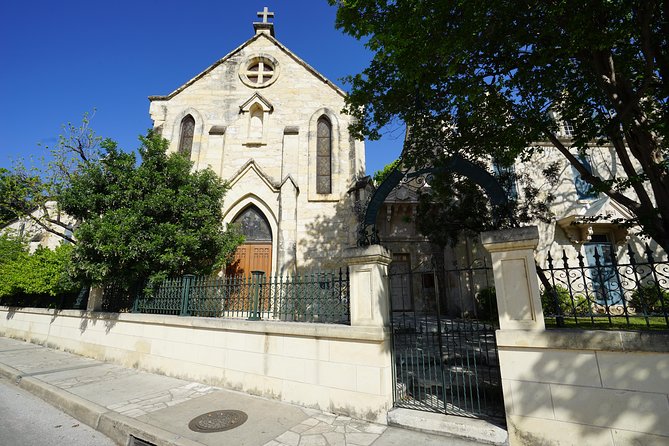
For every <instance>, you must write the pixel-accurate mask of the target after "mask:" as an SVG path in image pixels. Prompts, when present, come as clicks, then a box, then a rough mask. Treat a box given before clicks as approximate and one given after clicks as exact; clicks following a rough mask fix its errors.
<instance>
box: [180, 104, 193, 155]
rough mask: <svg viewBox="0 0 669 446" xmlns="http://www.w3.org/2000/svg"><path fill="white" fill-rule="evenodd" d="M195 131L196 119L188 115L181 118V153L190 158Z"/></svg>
mask: <svg viewBox="0 0 669 446" xmlns="http://www.w3.org/2000/svg"><path fill="white" fill-rule="evenodd" d="M193 133H195V119H193V117H192V116H191V115H187V116H186V117H185V118H183V119H182V120H181V133H180V135H181V136H180V138H179V153H180V154H182V155H184V156H185V157H186V158H188V159H190V153H191V150H192V149H193Z"/></svg>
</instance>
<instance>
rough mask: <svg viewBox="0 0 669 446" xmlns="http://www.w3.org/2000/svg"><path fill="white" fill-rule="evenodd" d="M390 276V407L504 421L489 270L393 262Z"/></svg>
mask: <svg viewBox="0 0 669 446" xmlns="http://www.w3.org/2000/svg"><path fill="white" fill-rule="evenodd" d="M388 276H389V280H390V290H391V291H390V293H391V296H390V297H391V299H390V301H391V309H392V333H393V341H392V342H393V354H394V357H395V358H394V359H395V361H394V370H393V373H394V378H395V406H396V407H404V408H409V409H417V410H424V411H431V412H440V413H444V414H449V415H459V416H468V417H483V418H487V419H493V420H499V421H500V422H502V423H503V422H504V421H503V420H504V402H503V397H502V388H501V377H500V372H499V362H498V356H497V344H496V342H495V328H496V327H495V323H494V322H493V321H485V320H483V319H485V318H489V319H495V318H496V312H495V311H488V309H486V305H491V304H492V302H491V299H492V301H494V288H492V283H493V282H492V274H491V270H490V268H487V267H486V265H485V264H479V265H473V266H468V267H467V268H453V269H443V268H442V269H430V270H413V271H412V270H408V269H407V268H406V267H404V268H392V264H391V269H390V272H389V275H388ZM398 303H401V304H399V305H398ZM398 307H399V308H398ZM477 315H478V316H479V318H477V317H476V316H477ZM463 316H464V317H463Z"/></svg>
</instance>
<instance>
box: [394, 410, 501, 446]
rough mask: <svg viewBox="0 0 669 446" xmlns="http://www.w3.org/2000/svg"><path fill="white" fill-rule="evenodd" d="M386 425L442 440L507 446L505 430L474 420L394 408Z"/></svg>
mask: <svg viewBox="0 0 669 446" xmlns="http://www.w3.org/2000/svg"><path fill="white" fill-rule="evenodd" d="M388 425H389V426H395V427H400V428H402V429H411V430H415V431H419V432H425V433H428V434H436V435H441V436H442V437H444V438H449V437H451V438H460V439H466V440H473V441H476V442H479V443H485V444H488V445H495V446H507V445H508V444H509V435H508V433H507V431H506V430H504V429H502V428H501V427H498V426H495V425H494V424H491V423H489V422H487V421H484V420H480V419H474V418H462V417H456V416H451V415H443V414H439V413H431V412H422V411H417V410H411V409H402V408H396V409H393V410H391V411H389V412H388Z"/></svg>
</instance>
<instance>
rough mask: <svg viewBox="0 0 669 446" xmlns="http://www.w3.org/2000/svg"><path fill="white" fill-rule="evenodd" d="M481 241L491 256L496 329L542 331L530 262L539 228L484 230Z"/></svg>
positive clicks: (535, 285) (539, 299) (536, 243)
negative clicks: (495, 301) (496, 319)
mask: <svg viewBox="0 0 669 446" xmlns="http://www.w3.org/2000/svg"><path fill="white" fill-rule="evenodd" d="M481 242H482V243H483V247H484V248H485V249H487V250H488V252H490V256H491V258H492V264H493V273H494V276H495V291H496V294H497V308H498V310H499V326H500V329H502V330H514V329H529V330H545V328H546V327H545V324H544V315H543V310H542V308H541V298H540V295H539V282H538V280H537V274H536V267H535V262H534V250H535V248H536V247H537V245H538V243H539V229H538V228H537V227H536V226H531V227H525V228H513V229H504V230H501V231H490V232H484V233H482V234H481Z"/></svg>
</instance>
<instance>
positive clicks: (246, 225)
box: [233, 205, 272, 243]
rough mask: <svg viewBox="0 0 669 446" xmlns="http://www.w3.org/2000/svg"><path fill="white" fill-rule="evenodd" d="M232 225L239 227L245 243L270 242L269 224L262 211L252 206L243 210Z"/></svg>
mask: <svg viewBox="0 0 669 446" xmlns="http://www.w3.org/2000/svg"><path fill="white" fill-rule="evenodd" d="M233 224H236V225H238V226H239V229H240V231H241V233H242V234H244V237H245V239H246V240H245V241H246V242H247V243H248V242H261V241H262V242H271V241H272V230H271V229H270V226H269V222H268V221H267V218H266V217H265V215H264V214H263V213H262V211H261V210H260V209H258V208H257V207H256V206H254V205H251V206H249V207H247V208H246V209H244V211H243V212H242V213H241V214H239V215H238V216H237V217H236V218H235V219H234V221H233Z"/></svg>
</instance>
